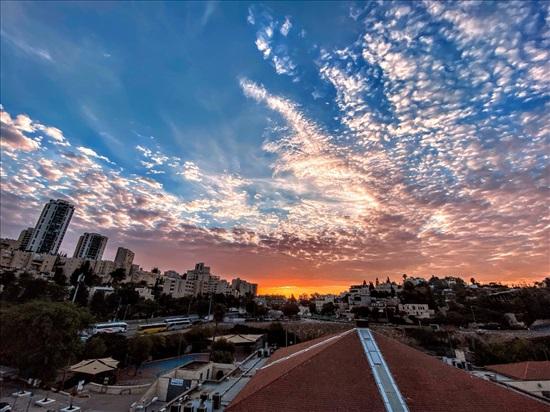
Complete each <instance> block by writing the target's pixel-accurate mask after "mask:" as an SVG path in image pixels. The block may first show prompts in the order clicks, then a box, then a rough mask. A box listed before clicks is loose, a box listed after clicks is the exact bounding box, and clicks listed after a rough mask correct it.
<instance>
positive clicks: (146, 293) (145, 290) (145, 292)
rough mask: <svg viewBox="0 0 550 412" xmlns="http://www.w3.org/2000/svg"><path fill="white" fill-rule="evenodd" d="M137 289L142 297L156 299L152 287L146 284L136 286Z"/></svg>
mask: <svg viewBox="0 0 550 412" xmlns="http://www.w3.org/2000/svg"><path fill="white" fill-rule="evenodd" d="M135 291H136V292H137V293H138V295H139V296H140V297H142V298H143V299H145V300H154V299H155V296H154V295H153V290H152V289H151V288H150V287H147V286H144V287H142V288H136V289H135Z"/></svg>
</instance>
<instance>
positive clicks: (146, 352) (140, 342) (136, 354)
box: [128, 336, 153, 374]
mask: <svg viewBox="0 0 550 412" xmlns="http://www.w3.org/2000/svg"><path fill="white" fill-rule="evenodd" d="M151 349H153V341H152V339H151V337H150V336H137V337H135V338H133V339H130V341H129V342H128V355H129V356H130V359H131V362H132V364H133V365H134V366H135V367H136V374H137V370H138V369H139V367H140V366H141V364H142V363H143V362H145V361H146V360H147V359H149V356H150V355H151Z"/></svg>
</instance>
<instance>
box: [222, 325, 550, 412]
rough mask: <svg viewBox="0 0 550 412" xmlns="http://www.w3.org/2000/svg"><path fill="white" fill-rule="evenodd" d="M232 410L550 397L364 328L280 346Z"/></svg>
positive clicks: (418, 406)
mask: <svg viewBox="0 0 550 412" xmlns="http://www.w3.org/2000/svg"><path fill="white" fill-rule="evenodd" d="M226 411H228V412H245V411H247V412H252V411H254V412H261V411H266V412H267V411H269V412H273V411H300V412H303V411H308V412H310V411H331V412H333V411H346V412H348V411H377V412H378V411H379V412H383V411H396V412H397V411H403V412H406V411H412V412H430V411H434V412H435V411H437V412H449V411H457V412H476V411H480V412H512V411H517V412H524V411H531V412H539V411H540V412H542V411H546V412H550V404H548V403H545V402H544V401H539V400H537V399H534V398H532V397H529V396H527V395H523V394H521V393H519V392H517V391H514V390H511V389H508V388H505V387H503V386H501V385H498V384H496V383H493V382H490V381H487V380H483V379H481V378H478V377H475V376H473V375H471V374H469V373H468V372H465V371H463V370H460V369H457V368H454V367H452V366H449V365H446V364H444V363H443V362H441V361H440V360H439V359H437V358H435V357H432V356H429V355H426V354H424V353H422V352H420V351H418V350H416V349H413V348H411V347H409V346H407V345H404V344H402V343H400V342H398V341H396V340H393V339H390V338H388V337H386V336H384V335H381V334H379V333H376V332H372V331H371V330H370V329H368V328H357V329H352V330H349V331H347V332H344V333H341V334H336V335H331V336H329V337H324V338H319V339H316V340H313V341H309V342H305V343H301V344H298V345H294V346H292V347H289V348H284V349H280V350H278V351H277V352H275V354H274V355H273V356H272V357H271V359H270V360H269V362H268V363H267V364H266V365H265V366H263V367H262V368H261V369H259V370H258V372H257V373H256V375H255V376H254V377H253V378H252V379H251V380H250V382H248V384H247V385H246V386H245V387H244V388H243V390H242V391H241V392H240V393H239V394H238V395H237V396H236V397H235V398H234V399H233V401H232V402H231V404H230V405H229V406H228V407H227V408H226Z"/></svg>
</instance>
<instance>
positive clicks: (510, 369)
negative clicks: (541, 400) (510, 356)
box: [485, 361, 550, 381]
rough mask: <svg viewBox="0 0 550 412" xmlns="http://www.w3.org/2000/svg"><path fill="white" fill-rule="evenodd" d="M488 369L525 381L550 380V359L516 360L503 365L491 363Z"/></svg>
mask: <svg viewBox="0 0 550 412" xmlns="http://www.w3.org/2000/svg"><path fill="white" fill-rule="evenodd" d="M485 368H486V369H488V370H490V371H493V372H497V373H500V374H501V375H505V376H508V377H510V378H513V379H518V380H523V381H547V380H550V361H540V362H516V363H507V364H503V365H489V366H486V367H485Z"/></svg>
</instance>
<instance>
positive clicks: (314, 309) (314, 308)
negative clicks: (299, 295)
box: [309, 302, 317, 315]
mask: <svg viewBox="0 0 550 412" xmlns="http://www.w3.org/2000/svg"><path fill="white" fill-rule="evenodd" d="M309 313H311V314H312V315H316V314H317V305H316V304H315V302H311V303H310V304H309Z"/></svg>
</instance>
